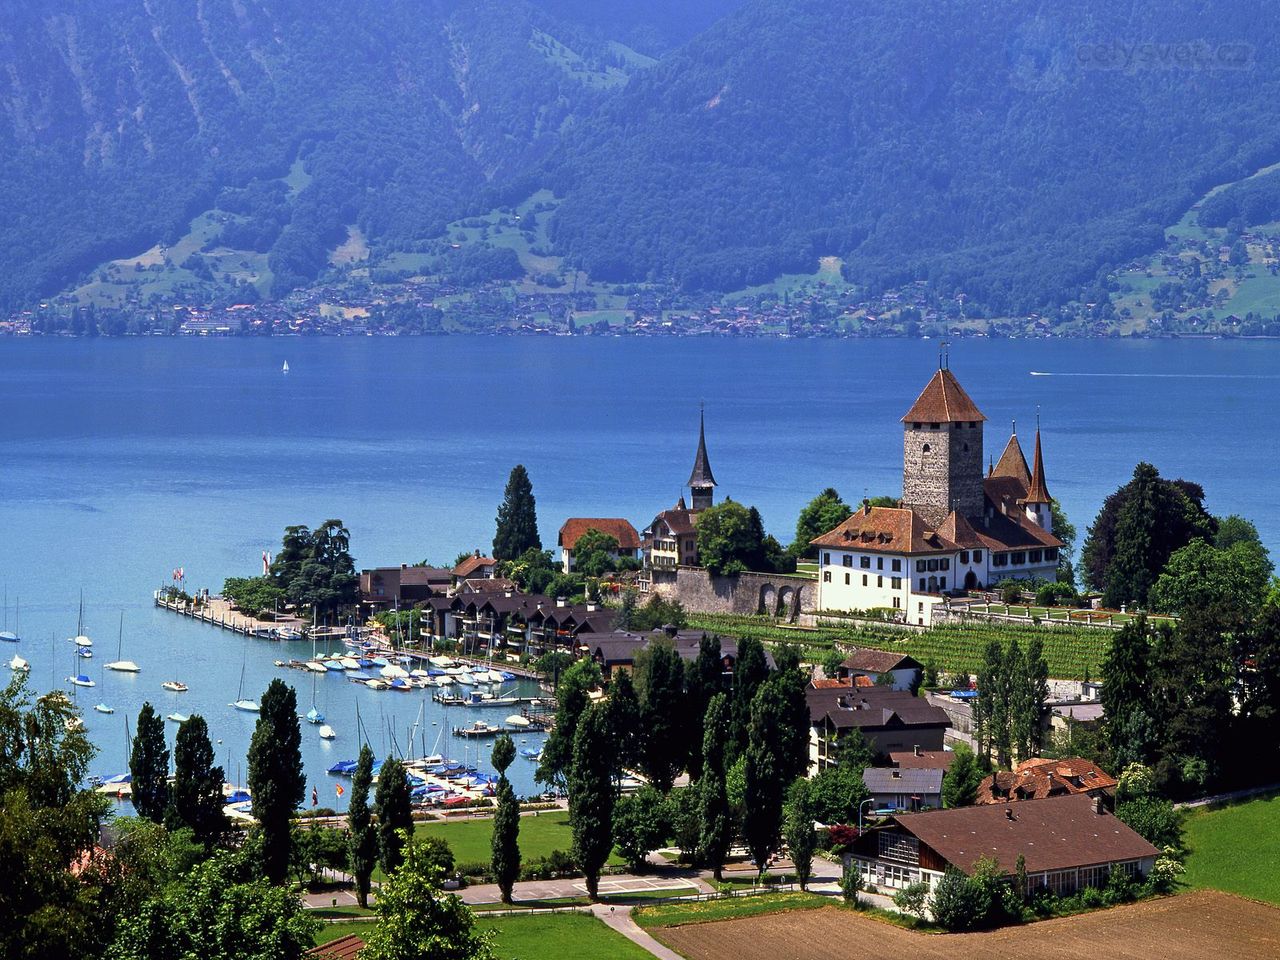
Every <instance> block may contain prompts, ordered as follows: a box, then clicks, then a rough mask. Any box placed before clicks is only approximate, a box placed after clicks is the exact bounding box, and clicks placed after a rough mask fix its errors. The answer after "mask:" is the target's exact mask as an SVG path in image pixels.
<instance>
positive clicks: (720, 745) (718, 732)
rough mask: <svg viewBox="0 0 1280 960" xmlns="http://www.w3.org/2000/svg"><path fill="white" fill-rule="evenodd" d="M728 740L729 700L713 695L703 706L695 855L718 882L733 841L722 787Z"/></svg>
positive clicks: (726, 802) (725, 796) (726, 792)
mask: <svg viewBox="0 0 1280 960" xmlns="http://www.w3.org/2000/svg"><path fill="white" fill-rule="evenodd" d="M728 738H729V698H728V696H727V695H726V694H724V693H717V694H716V695H715V696H714V697H712V698H711V702H710V703H709V704H707V714H706V716H705V717H704V718H703V733H702V778H701V779H700V780H699V781H698V801H699V813H700V820H701V828H700V831H699V837H698V852H699V856H700V857H701V859H702V863H703V865H704V866H707V867H710V868H711V871H712V875H713V876H714V877H715V878H716V881H717V882H718V881H719V880H720V879H721V871H722V870H723V869H724V861H725V858H726V857H727V856H728V855H729V842H730V841H731V840H732V839H733V817H732V815H731V814H730V811H729V791H728V785H727V783H726V775H727V773H728V770H727V768H726V765H725V747H726V746H727V744H728Z"/></svg>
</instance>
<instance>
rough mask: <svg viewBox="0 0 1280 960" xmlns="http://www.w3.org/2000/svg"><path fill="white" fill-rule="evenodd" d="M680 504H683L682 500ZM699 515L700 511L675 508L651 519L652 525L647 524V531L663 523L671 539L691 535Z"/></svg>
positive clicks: (695, 527)
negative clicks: (669, 532)
mask: <svg viewBox="0 0 1280 960" xmlns="http://www.w3.org/2000/svg"><path fill="white" fill-rule="evenodd" d="M681 502H682V503H683V502H684V500H683V498H681ZM699 513H701V511H700V510H687V509H685V508H684V507H676V508H675V509H673V510H663V511H662V512H661V513H660V514H658V515H657V516H656V517H654V518H653V523H651V524H649V529H650V530H652V529H653V528H654V527H656V526H657V525H658V524H659V523H665V524H666V525H667V529H668V530H670V531H671V535H672V536H673V537H678V536H682V535H684V534H686V533H693V532H694V530H696V529H697V527H698V514H699Z"/></svg>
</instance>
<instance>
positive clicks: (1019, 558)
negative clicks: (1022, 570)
mask: <svg viewBox="0 0 1280 960" xmlns="http://www.w3.org/2000/svg"><path fill="white" fill-rule="evenodd" d="M1012 562H1013V563H1026V562H1027V555H1026V553H1024V552H1023V551H1021V550H1019V551H1018V552H1017V553H1015V554H1014V555H1013V557H1012Z"/></svg>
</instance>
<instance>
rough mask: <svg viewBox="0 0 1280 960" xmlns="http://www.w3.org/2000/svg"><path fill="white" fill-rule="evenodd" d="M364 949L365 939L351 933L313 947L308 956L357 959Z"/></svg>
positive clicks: (335, 959)
mask: <svg viewBox="0 0 1280 960" xmlns="http://www.w3.org/2000/svg"><path fill="white" fill-rule="evenodd" d="M363 949H364V940H362V939H361V938H360V937H358V936H356V935H355V934H354V933H349V934H347V935H346V936H345V937H339V938H338V939H337V940H330V941H329V942H328V943H324V944H321V945H320V946H318V947H312V948H311V949H310V950H308V951H307V952H306V956H308V957H317V958H319V960H356V958H357V957H358V956H359V955H360V951H361V950H363Z"/></svg>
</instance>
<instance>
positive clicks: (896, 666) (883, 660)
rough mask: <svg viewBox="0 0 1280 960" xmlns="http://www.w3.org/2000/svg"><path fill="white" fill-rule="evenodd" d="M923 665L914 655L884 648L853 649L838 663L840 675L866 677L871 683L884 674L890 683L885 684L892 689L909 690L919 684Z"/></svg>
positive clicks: (913, 689) (914, 688)
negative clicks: (889, 651) (842, 661)
mask: <svg viewBox="0 0 1280 960" xmlns="http://www.w3.org/2000/svg"><path fill="white" fill-rule="evenodd" d="M922 669H923V667H922V665H921V663H920V661H919V660H917V659H916V658H915V657H909V656H907V655H906V654H905V653H888V652H886V651H884V650H872V649H870V648H866V649H861V650H855V651H853V653H851V654H849V656H847V657H845V660H844V663H842V664H840V676H842V677H867V678H869V679H870V680H871V681H872V682H873V683H876V682H879V681H880V679H881V678H882V677H885V676H886V675H887V676H888V677H891V678H892V683H888V684H886V685H887V686H891V687H892V688H893V689H894V690H911V691H912V692H914V691H915V690H916V688H917V687H919V685H920V673H921V671H922Z"/></svg>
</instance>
